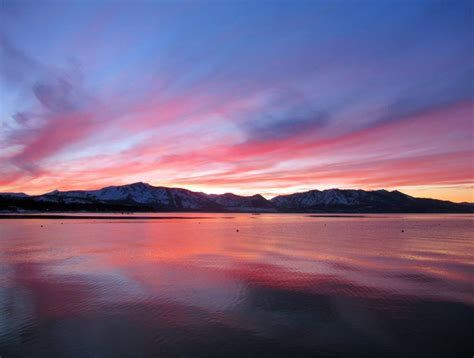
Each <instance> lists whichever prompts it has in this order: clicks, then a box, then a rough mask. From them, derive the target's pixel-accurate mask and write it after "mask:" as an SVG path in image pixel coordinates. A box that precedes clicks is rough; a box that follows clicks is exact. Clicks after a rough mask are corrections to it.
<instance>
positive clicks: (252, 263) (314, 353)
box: [0, 213, 474, 358]
mask: <svg viewBox="0 0 474 358" xmlns="http://www.w3.org/2000/svg"><path fill="white" fill-rule="evenodd" d="M145 216H147V217H145ZM149 216H152V218H150V217H149ZM473 237H474V216H472V215H361V216H348V217H334V216H321V215H313V216H312V215H309V214H308V215H306V214H261V215H252V214H228V213H225V214H207V213H193V214H183V213H173V214H137V215H135V216H134V215H117V216H113V217H111V216H110V215H104V216H103V217H102V218H94V217H90V216H87V217H83V218H74V217H72V218H61V217H57V218H54V219H53V218H42V217H38V218H27V219H13V218H11V219H10V218H7V219H1V220H0V356H1V357H2V358H9V357H213V356H224V357H249V356H252V357H254V356H255V357H277V356H283V357H287V356H293V357H302V356H311V357H472V355H473V354H474V340H473V333H472V332H473V331H474V239H473Z"/></svg>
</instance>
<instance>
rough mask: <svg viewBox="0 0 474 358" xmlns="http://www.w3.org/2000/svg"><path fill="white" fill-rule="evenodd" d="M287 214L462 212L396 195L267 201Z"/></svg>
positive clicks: (326, 194)
mask: <svg viewBox="0 0 474 358" xmlns="http://www.w3.org/2000/svg"><path fill="white" fill-rule="evenodd" d="M270 201H271V202H272V203H273V204H274V205H275V206H276V207H278V208H279V210H281V211H287V212H374V213H376V212H445V211H446V212H449V211H457V210H459V211H465V210H466V208H465V207H463V206H462V204H455V203H452V202H449V201H441V200H434V199H420V198H414V197H412V196H409V195H406V194H403V193H401V192H399V191H396V190H395V191H387V190H376V191H365V190H341V189H329V190H324V191H319V190H310V191H307V192H304V193H296V194H290V195H280V196H277V197H275V198H273V199H271V200H270Z"/></svg>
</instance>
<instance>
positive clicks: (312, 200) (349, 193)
mask: <svg viewBox="0 0 474 358" xmlns="http://www.w3.org/2000/svg"><path fill="white" fill-rule="evenodd" d="M0 211H3V212H23V211H40V212H42V211H49V212H52V211H65V212H78V211H85V212H117V211H121V212H123V211H126V212H163V211H183V212H186V211H189V212H196V211H201V212H204V211H210V212H285V213H472V212H474V204H472V203H453V202H450V201H442V200H435V199H422V198H415V197H412V196H409V195H406V194H404V193H401V192H399V191H387V190H375V191H365V190H343V189H329V190H323V191H320V190H310V191H306V192H303V193H295V194H290V195H279V196H277V197H274V198H273V199H270V200H268V199H265V198H264V197H263V196H262V195H259V194H257V195H253V196H241V195H235V194H232V193H226V194H205V193H202V192H193V191H190V190H186V189H181V188H168V187H163V186H152V185H150V184H146V183H141V182H139V183H134V184H129V185H122V186H109V187H106V188H102V189H98V190H74V191H58V190H55V191H52V192H49V193H46V194H42V195H27V194H24V193H0Z"/></svg>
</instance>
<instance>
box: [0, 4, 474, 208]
mask: <svg viewBox="0 0 474 358" xmlns="http://www.w3.org/2000/svg"><path fill="white" fill-rule="evenodd" d="M473 6H474V5H473V2H472V1H470V0H468V1H462V0H458V1H404V0H399V1H379V0H377V1H351V0H346V1H303V0H296V1H290V0H288V1H233V0H226V1H199V0H197V1H189V2H188V1H157V0H156V1H151V0H150V1H143V0H139V1H131V0H128V1H94V0H84V1H59V0H57V1H11V0H2V1H0V9H1V15H0V44H1V52H0V75H1V77H0V191H15V192H17V191H21V192H26V193H29V194H37V193H43V192H47V191H51V190H54V189H60V190H69V189H96V188H100V187H104V186H107V185H121V184H128V183H132V182H137V181H143V182H148V183H150V184H152V185H164V186H175V187H185V188H187V189H191V190H198V191H204V192H207V193H223V192H229V191H231V192H234V193H237V194H255V193H261V194H263V195H265V196H266V197H272V196H275V195H278V194H283V193H290V192H295V191H305V190H309V189H327V188H334V187H339V188H361V189H381V188H385V189H390V190H393V189H398V190H400V191H403V192H405V193H407V194H411V195H415V196H420V197H434V198H440V199H448V200H453V201H474V138H473V133H474V132H473V114H474V107H473V105H474V61H473V59H474V57H473V52H474V51H473V44H474V42H473V41H474V40H473V23H474V22H473V20H474V19H473Z"/></svg>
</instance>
